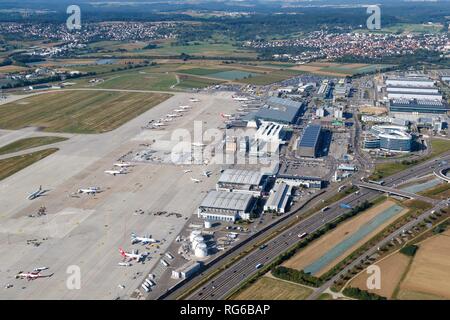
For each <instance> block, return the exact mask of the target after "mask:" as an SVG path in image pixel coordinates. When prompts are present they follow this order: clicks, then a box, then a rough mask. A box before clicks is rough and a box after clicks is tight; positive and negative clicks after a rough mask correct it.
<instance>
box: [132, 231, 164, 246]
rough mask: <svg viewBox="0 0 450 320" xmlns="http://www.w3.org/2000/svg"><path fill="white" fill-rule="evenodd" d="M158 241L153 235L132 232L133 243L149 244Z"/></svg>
mask: <svg viewBox="0 0 450 320" xmlns="http://www.w3.org/2000/svg"><path fill="white" fill-rule="evenodd" d="M157 242H158V240H155V239H153V238H152V237H151V236H148V237H147V236H144V237H139V236H137V235H136V234H135V233H132V234H131V244H135V243H142V244H149V243H157Z"/></svg>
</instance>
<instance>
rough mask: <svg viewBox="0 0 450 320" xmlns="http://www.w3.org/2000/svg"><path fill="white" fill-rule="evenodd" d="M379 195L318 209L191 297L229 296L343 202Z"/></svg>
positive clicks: (405, 175) (430, 165)
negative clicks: (323, 210) (257, 267)
mask: <svg viewBox="0 0 450 320" xmlns="http://www.w3.org/2000/svg"><path fill="white" fill-rule="evenodd" d="M440 160H450V155H449V154H448V153H447V154H446V155H445V156H442V157H441V158H440ZM437 166H438V162H436V161H435V160H431V161H427V162H424V163H422V164H419V165H416V166H414V167H412V168H410V169H408V170H404V171H402V172H399V173H397V174H395V175H393V176H391V177H388V178H386V179H385V185H386V186H394V185H397V184H400V183H402V182H404V181H407V180H409V179H410V178H411V176H414V177H418V176H422V175H425V174H427V173H432V172H433V171H434V170H435V169H436V167H437ZM354 183H356V181H354ZM378 195H379V193H378V192H377V191H374V190H373V191H372V190H361V191H360V192H359V193H358V194H352V195H350V196H348V197H346V198H344V199H342V200H341V201H339V202H338V203H336V204H334V205H333V206H330V209H329V210H327V211H325V212H318V213H316V214H314V215H312V216H310V217H309V218H307V219H305V220H304V221H301V222H299V223H298V224H297V225H295V226H293V227H292V228H290V229H288V230H286V231H284V232H282V233H281V234H280V235H278V236H277V237H275V238H273V239H272V240H270V241H268V242H267V247H266V248H265V249H262V250H258V249H257V250H255V251H253V252H252V253H250V254H249V255H247V257H246V258H244V259H241V260H239V261H238V262H236V263H235V264H234V265H232V266H230V267H229V268H227V269H226V270H225V271H223V272H222V273H220V274H219V275H217V276H216V277H214V278H213V279H211V280H209V281H208V282H207V283H206V284H205V285H204V286H203V287H202V288H200V289H198V290H197V291H195V292H194V293H193V294H191V295H190V296H189V297H188V299H189V300H216V299H224V298H226V297H227V296H228V295H229V294H230V293H231V292H232V291H233V290H235V289H236V288H238V287H239V285H240V284H241V283H242V282H243V281H245V280H246V279H248V278H249V277H251V276H252V275H254V274H255V273H256V272H257V271H258V270H257V269H256V268H255V266H256V265H257V264H259V263H263V264H268V263H270V262H272V261H274V260H275V259H276V258H277V257H278V256H279V255H280V254H281V253H282V252H284V251H286V249H287V248H289V247H291V246H292V245H294V244H296V243H297V242H298V240H299V238H298V235H299V234H302V233H305V232H306V233H312V232H314V231H316V230H319V229H320V228H322V227H323V226H324V225H326V224H327V223H328V222H331V221H333V220H335V219H336V218H338V217H339V216H341V215H343V214H345V213H346V212H348V210H344V209H341V208H340V207H339V204H340V203H348V204H350V205H352V206H355V205H356V204H358V203H362V202H364V201H366V200H371V199H374V198H376V197H377V196H378Z"/></svg>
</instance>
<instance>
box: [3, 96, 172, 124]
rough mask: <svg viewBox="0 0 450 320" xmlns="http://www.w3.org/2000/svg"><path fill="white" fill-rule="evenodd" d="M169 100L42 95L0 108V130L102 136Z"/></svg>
mask: <svg viewBox="0 0 450 320" xmlns="http://www.w3.org/2000/svg"><path fill="white" fill-rule="evenodd" d="M170 96H171V95H169V94H163V93H135V92H132V93H131V92H112V91H111V92H109V91H60V92H52V93H44V94H39V95H36V96H32V97H29V98H24V99H21V100H17V101H15V102H11V103H8V104H5V105H2V106H0V128H2V129H21V128H24V127H38V128H40V129H42V130H43V131H47V132H66V133H102V132H107V131H111V130H113V129H116V128H118V127H119V126H121V125H123V124H124V123H126V122H128V121H130V120H132V119H133V118H135V117H137V116H139V115H140V114H142V113H144V112H146V111H148V110H149V109H151V108H153V107H154V106H156V105H158V104H160V103H161V102H163V101H165V100H166V99H168V98H169V97H170Z"/></svg>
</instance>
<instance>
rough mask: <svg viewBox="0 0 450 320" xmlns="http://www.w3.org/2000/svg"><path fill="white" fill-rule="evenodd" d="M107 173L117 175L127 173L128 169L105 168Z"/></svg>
mask: <svg viewBox="0 0 450 320" xmlns="http://www.w3.org/2000/svg"><path fill="white" fill-rule="evenodd" d="M105 173H107V174H110V175H113V176H116V175H118V174H127V173H128V172H127V171H126V170H123V169H120V170H105Z"/></svg>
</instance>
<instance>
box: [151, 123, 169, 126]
mask: <svg viewBox="0 0 450 320" xmlns="http://www.w3.org/2000/svg"><path fill="white" fill-rule="evenodd" d="M152 126H154V127H164V126H167V124H165V123H161V122H157V123H154V124H152Z"/></svg>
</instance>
